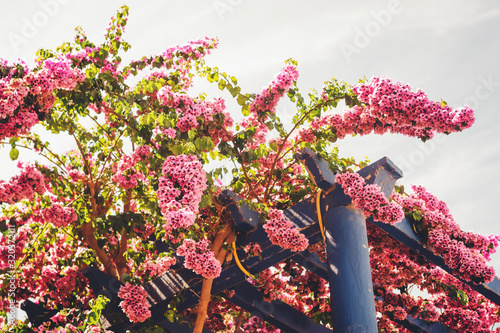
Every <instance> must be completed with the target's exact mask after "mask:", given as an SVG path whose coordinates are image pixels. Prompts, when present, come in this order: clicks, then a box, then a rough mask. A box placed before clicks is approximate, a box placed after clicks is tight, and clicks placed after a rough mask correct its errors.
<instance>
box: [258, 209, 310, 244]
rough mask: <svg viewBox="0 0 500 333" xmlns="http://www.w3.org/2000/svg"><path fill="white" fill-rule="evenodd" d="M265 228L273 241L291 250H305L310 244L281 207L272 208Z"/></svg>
mask: <svg viewBox="0 0 500 333" xmlns="http://www.w3.org/2000/svg"><path fill="white" fill-rule="evenodd" d="M268 217H269V218H268V220H267V221H266V224H264V226H263V228H264V230H265V231H266V233H267V236H268V237H269V240H270V241H271V243H273V244H275V245H278V246H281V247H282V248H284V249H289V250H291V251H304V250H305V249H307V247H308V246H309V241H308V239H307V238H306V237H305V236H304V235H303V234H301V233H300V231H299V229H297V227H295V226H294V225H293V223H292V222H291V221H290V220H288V219H287V218H286V217H285V215H284V214H283V212H282V211H281V210H279V209H274V208H272V209H270V210H269V213H268Z"/></svg>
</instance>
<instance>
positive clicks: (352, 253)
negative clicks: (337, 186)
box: [324, 206, 377, 333]
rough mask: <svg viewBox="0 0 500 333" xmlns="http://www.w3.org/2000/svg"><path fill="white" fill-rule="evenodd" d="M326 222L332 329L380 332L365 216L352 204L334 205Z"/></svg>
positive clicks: (336, 330) (369, 332)
mask: <svg viewBox="0 0 500 333" xmlns="http://www.w3.org/2000/svg"><path fill="white" fill-rule="evenodd" d="M324 224H325V237H326V253H327V271H328V280H329V282H330V307H331V311H332V321H333V331H334V332H338V333H344V332H356V333H358V332H367V333H371V332H377V318H376V314H375V313H376V312H375V303H374V301H373V287H372V285H373V284H372V278H371V268H370V256H369V253H368V237H367V234H366V223H365V217H364V216H363V214H362V213H361V212H360V211H359V210H357V209H355V208H353V207H349V206H341V207H335V208H333V209H332V210H330V211H329V212H328V213H327V214H326V215H325V217H324Z"/></svg>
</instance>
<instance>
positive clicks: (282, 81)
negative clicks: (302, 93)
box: [250, 65, 299, 114]
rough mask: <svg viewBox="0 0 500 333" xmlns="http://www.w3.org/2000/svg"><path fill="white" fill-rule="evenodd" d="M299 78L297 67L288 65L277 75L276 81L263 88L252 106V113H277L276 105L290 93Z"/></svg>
mask: <svg viewBox="0 0 500 333" xmlns="http://www.w3.org/2000/svg"><path fill="white" fill-rule="evenodd" d="M298 77H299V72H298V71H297V67H296V66H294V65H287V66H285V67H283V68H282V69H281V72H279V73H278V74H277V75H276V79H275V80H274V81H272V82H271V83H270V84H269V86H267V87H265V88H263V89H262V90H261V92H260V93H259V94H257V95H256V96H255V99H254V100H253V102H252V103H251V104H250V113H253V114H257V113H258V112H269V113H275V112H276V105H277V104H278V102H279V100H280V99H281V97H283V95H284V94H285V93H286V92H288V90H289V89H290V87H291V86H292V85H293V83H294V82H295V81H297V79H298Z"/></svg>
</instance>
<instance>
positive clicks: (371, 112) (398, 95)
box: [300, 77, 475, 142]
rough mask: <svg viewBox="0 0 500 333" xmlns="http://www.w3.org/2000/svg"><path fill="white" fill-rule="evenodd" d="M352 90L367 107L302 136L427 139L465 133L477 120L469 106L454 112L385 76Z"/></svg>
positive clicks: (322, 123) (354, 109)
mask: <svg viewBox="0 0 500 333" xmlns="http://www.w3.org/2000/svg"><path fill="white" fill-rule="evenodd" d="M352 90H353V92H354V93H355V94H356V95H357V98H358V99H359V101H361V102H362V103H364V105H363V106H354V107H352V108H350V109H347V110H346V112H345V113H344V114H342V115H340V114H333V115H328V116H325V117H322V118H319V119H317V120H315V121H313V122H312V124H311V128H310V129H304V130H302V131H301V133H300V137H301V138H302V139H303V140H305V141H306V142H310V141H311V140H314V138H313V132H312V131H313V130H318V129H319V128H321V127H326V128H331V129H332V130H334V131H335V132H336V135H337V137H338V138H340V139H342V138H344V137H345V136H346V135H350V134H360V135H366V134H370V133H372V132H375V133H376V134H383V133H386V132H391V133H400V134H404V135H407V136H411V137H418V138H421V139H422V140H427V139H431V138H432V137H433V136H434V133H446V134H449V133H452V132H459V131H462V130H464V129H466V128H469V127H470V126H472V124H473V123H474V120H475V118H474V110H472V109H471V108H470V107H468V106H465V107H462V108H458V109H452V108H450V107H449V106H447V105H443V104H441V103H438V102H435V101H432V100H430V99H429V98H428V97H427V95H426V94H425V93H424V92H423V91H421V90H417V91H416V92H412V91H411V87H410V86H408V85H405V84H402V83H400V82H397V83H393V82H392V81H391V80H390V79H388V78H385V77H375V78H373V79H372V81H371V82H370V83H369V84H358V85H356V86H354V87H352Z"/></svg>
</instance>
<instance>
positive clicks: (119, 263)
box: [113, 189, 132, 277]
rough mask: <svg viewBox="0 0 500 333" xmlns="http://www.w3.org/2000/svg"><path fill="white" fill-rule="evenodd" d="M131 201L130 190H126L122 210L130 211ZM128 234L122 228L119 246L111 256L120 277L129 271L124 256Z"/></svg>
mask: <svg viewBox="0 0 500 333" xmlns="http://www.w3.org/2000/svg"><path fill="white" fill-rule="evenodd" d="M131 201H132V190H130V189H129V190H127V192H126V196H125V202H124V203H123V212H124V213H128V212H130V204H131ZM128 238H129V235H128V233H127V231H126V230H125V229H123V231H122V234H121V239H120V248H119V250H118V253H117V254H116V256H115V257H114V258H113V259H114V261H115V265H116V270H117V272H118V276H119V277H121V276H122V275H123V274H125V273H130V269H129V267H128V265H127V259H126V258H125V251H126V250H127V244H128Z"/></svg>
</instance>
